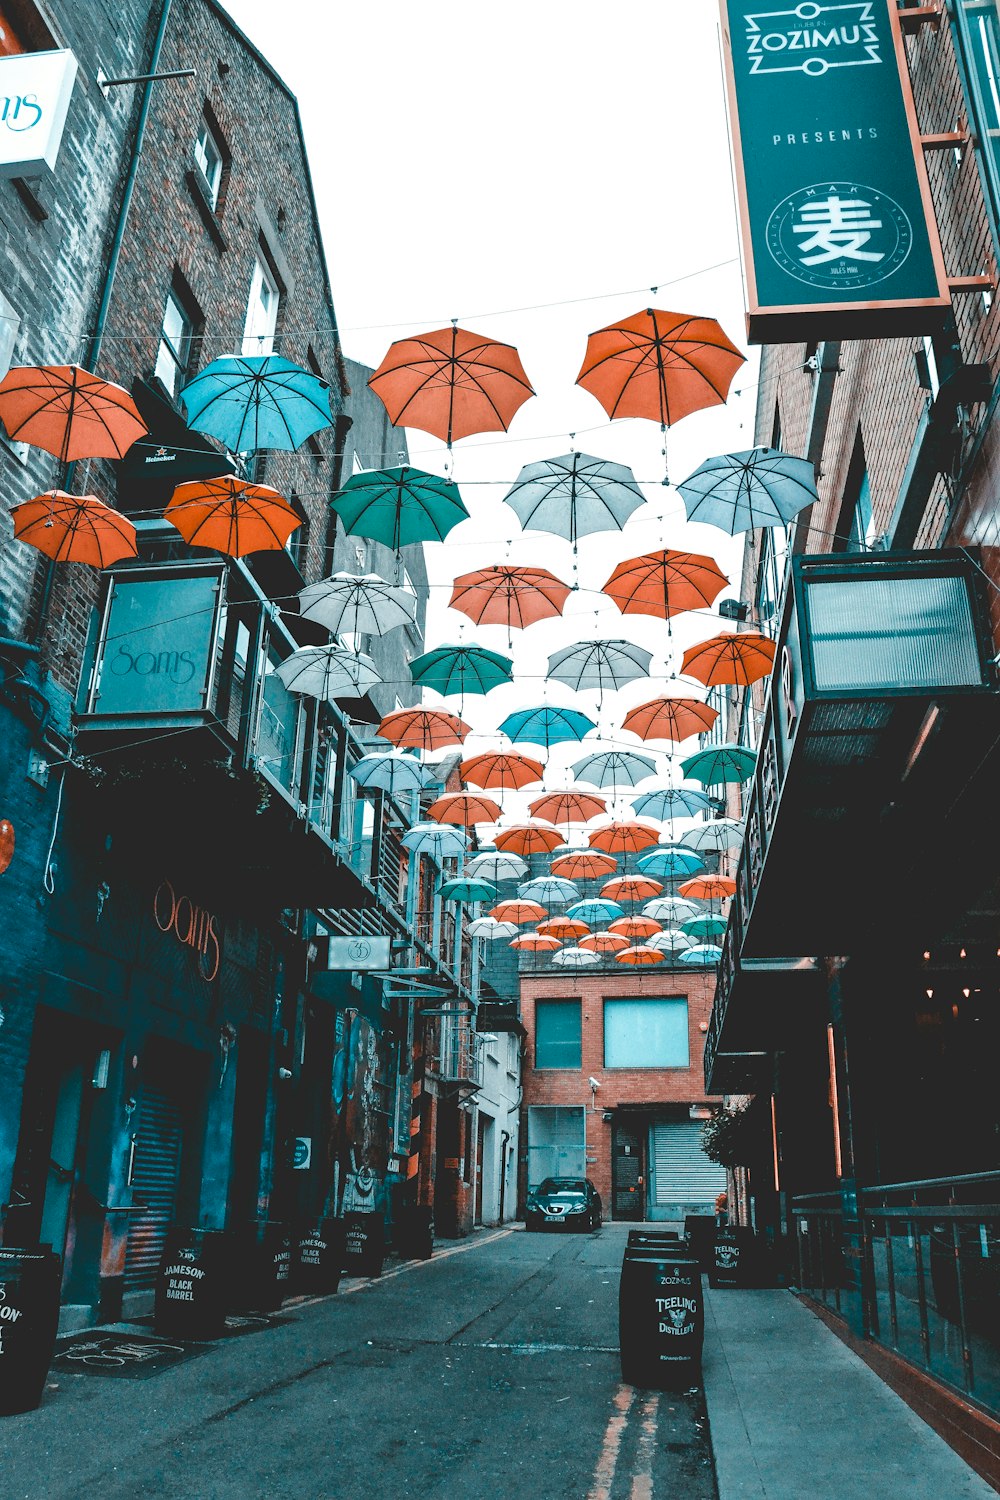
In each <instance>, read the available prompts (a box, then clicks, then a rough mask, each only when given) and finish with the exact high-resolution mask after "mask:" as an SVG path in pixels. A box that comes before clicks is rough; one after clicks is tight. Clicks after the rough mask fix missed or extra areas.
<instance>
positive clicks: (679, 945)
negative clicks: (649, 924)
mask: <svg viewBox="0 0 1000 1500" xmlns="http://www.w3.org/2000/svg"><path fill="white" fill-rule="evenodd" d="M646 946H647V947H648V948H655V949H656V950H657V952H659V953H686V952H687V950H688V949H689V948H693V947H694V938H690V937H688V935H687V933H686V932H678V930H677V928H676V927H665V928H664V929H663V931H662V932H654V933H653V936H652V937H651V938H647V939H646Z"/></svg>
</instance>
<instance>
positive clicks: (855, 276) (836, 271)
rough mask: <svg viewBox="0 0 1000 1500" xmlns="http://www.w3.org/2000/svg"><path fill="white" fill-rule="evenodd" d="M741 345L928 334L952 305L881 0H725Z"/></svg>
mask: <svg viewBox="0 0 1000 1500" xmlns="http://www.w3.org/2000/svg"><path fill="white" fill-rule="evenodd" d="M722 24H723V33H724V39H725V46H724V52H725V57H726V72H727V79H728V85H729V103H730V123H731V129H732V135H733V151H734V156H735V160H736V173H737V180H738V187H739V197H740V217H741V221H742V230H743V248H744V257H745V261H746V273H747V283H748V286H747V294H748V303H749V310H748V313H747V328H748V334H749V338H750V341H751V342H752V343H765V342H777V343H781V342H788V343H793V342H798V341H799V340H800V339H806V338H817V339H827V338H884V337H895V336H897V335H902V334H910V333H929V332H931V331H933V330H934V329H935V328H938V327H940V326H941V324H942V322H943V320H944V317H945V315H946V313H947V312H948V311H950V308H951V299H950V295H949V290H948V284H947V279H946V276H945V269H944V262H943V259H942V256H941V246H940V243H939V241H938V235H937V226H936V224H935V221H934V212H933V206H932V203H931V197H930V189H929V187H928V183H927V174H926V172H925V169H924V162H923V154H922V150H921V147H920V142H919V133H918V131H917V126H916V119H915V115H914V110H913V99H912V96H911V93H910V83H909V77H908V75H907V73H906V60H905V56H904V52H903V43H902V36H901V33H900V30H899V23H898V21H897V19H896V13H895V10H894V8H893V6H892V4H891V3H889V0H844V3H840V4H838V3H832V0H802V3H800V4H798V5H788V4H784V5H782V4H781V0H771V3H768V0H763V3H759V0H757V3H755V0H722Z"/></svg>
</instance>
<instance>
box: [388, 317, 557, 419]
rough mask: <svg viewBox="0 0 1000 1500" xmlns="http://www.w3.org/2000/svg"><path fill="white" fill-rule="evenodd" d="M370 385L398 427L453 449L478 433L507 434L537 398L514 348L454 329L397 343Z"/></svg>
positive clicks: (416, 336)
mask: <svg viewBox="0 0 1000 1500" xmlns="http://www.w3.org/2000/svg"><path fill="white" fill-rule="evenodd" d="M368 384H369V385H370V386H371V388H372V390H373V391H374V392H375V394H376V396H378V398H379V400H380V401H381V402H382V405H383V406H384V407H385V409H386V411H387V412H388V413H389V419H390V421H391V422H392V424H393V426H394V427H419V429H420V431H421V432H430V433H432V434H433V435H434V437H438V438H440V439H441V441H442V442H444V443H447V444H448V447H449V448H450V447H451V445H452V443H453V442H458V440H459V439H460V438H464V437H469V436H470V434H471V433H474V432H506V431H507V428H508V427H509V426H510V423H511V419H512V417H513V416H514V413H515V412H516V411H517V410H518V408H519V407H521V406H522V405H523V404H524V402H525V401H527V400H528V398H529V396H533V395H534V394H535V392H534V390H533V388H532V385H531V382H530V381H529V380H528V377H527V375H526V374H525V372H524V366H523V365H522V364H521V359H520V356H519V354H518V352H517V350H516V349H515V348H514V347H513V345H512V344H501V343H498V341H497V340H496V339H491V338H487V337H485V335H483V334H480V333H470V332H469V330H468V329H466V328H458V327H457V326H456V325H455V324H454V323H453V324H452V326H451V327H450V328H439V329H436V330H435V331H434V332H433V333H421V334H417V335H415V336H414V337H413V338H408V339H397V341H396V342H395V343H394V344H390V346H389V349H388V351H387V353H386V355H385V358H384V359H383V360H382V363H381V364H380V365H379V367H378V369H377V370H376V371H375V373H374V374H373V375H372V376H370V377H369V380H368Z"/></svg>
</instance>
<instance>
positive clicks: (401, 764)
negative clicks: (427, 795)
mask: <svg viewBox="0 0 1000 1500" xmlns="http://www.w3.org/2000/svg"><path fill="white" fill-rule="evenodd" d="M348 774H349V775H350V776H351V777H352V778H353V779H354V780H355V781H356V782H357V783H358V786H360V787H365V788H368V787H373V788H375V789H376V790H377V791H381V792H393V793H395V792H422V791H423V790H424V788H425V787H428V786H430V785H431V783H432V782H435V781H437V779H438V778H437V776H436V775H435V773H434V771H433V769H432V768H429V767H428V766H426V765H424V764H423V763H422V762H421V761H419V760H417V758H416V756H415V755H404V754H403V753H402V751H400V750H386V751H384V752H381V753H379V752H376V753H374V754H372V755H363V756H362V757H361V759H360V760H359V761H358V762H357V764H356V765H353V766H352V767H351V769H350V771H349V772H348Z"/></svg>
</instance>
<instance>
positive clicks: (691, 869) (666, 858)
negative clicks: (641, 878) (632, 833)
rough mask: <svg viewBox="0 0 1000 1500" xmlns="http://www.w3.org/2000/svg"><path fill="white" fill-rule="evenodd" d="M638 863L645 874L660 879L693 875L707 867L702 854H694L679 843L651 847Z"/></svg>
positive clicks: (673, 878)
mask: <svg viewBox="0 0 1000 1500" xmlns="http://www.w3.org/2000/svg"><path fill="white" fill-rule="evenodd" d="M637 864H638V866H639V869H640V870H641V871H642V873H643V874H644V875H652V876H655V877H656V878H657V879H659V880H676V879H677V878H678V876H681V875H693V874H694V873H695V871H696V870H703V869H704V868H705V861H704V860H703V859H702V857H701V855H700V854H694V853H693V852H692V851H691V850H690V849H685V848H684V847H683V845H679V844H663V845H662V846H661V847H660V848H659V849H651V850H650V852H649V853H648V854H644V855H643V856H642V858H641V859H639V860H638V861H637Z"/></svg>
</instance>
